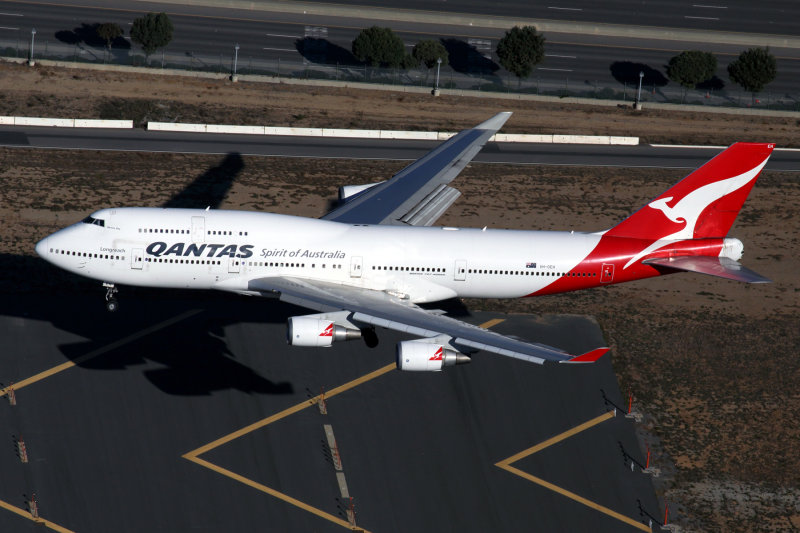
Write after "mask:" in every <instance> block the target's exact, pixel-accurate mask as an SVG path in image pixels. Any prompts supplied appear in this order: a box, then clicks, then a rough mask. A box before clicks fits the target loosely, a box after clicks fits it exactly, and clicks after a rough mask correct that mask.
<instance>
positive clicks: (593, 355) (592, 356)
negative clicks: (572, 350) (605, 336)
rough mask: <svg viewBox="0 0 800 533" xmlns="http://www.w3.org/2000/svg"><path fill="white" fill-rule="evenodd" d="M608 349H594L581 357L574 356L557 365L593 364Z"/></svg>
mask: <svg viewBox="0 0 800 533" xmlns="http://www.w3.org/2000/svg"><path fill="white" fill-rule="evenodd" d="M609 349H610V348H596V349H594V350H592V351H591V352H586V353H585V354H583V355H576V356H575V357H573V358H572V359H568V360H566V361H559V363H594V362H595V361H597V360H598V359H600V358H601V357H603V356H604V355H605V354H606V352H607V351H608V350H609Z"/></svg>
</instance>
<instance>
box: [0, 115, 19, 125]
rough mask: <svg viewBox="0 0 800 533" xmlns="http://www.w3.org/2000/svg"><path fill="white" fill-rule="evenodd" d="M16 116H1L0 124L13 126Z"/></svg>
mask: <svg viewBox="0 0 800 533" xmlns="http://www.w3.org/2000/svg"><path fill="white" fill-rule="evenodd" d="M14 118H16V117H0V126H13V125H14Z"/></svg>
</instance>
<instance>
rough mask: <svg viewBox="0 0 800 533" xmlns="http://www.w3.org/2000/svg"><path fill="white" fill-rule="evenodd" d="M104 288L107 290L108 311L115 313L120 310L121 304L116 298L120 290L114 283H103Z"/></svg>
mask: <svg viewBox="0 0 800 533" xmlns="http://www.w3.org/2000/svg"><path fill="white" fill-rule="evenodd" d="M103 287H105V288H106V310H107V311H108V312H109V313H113V312H114V311H116V310H117V309H119V302H117V299H116V298H115V297H114V295H115V294H117V292H119V289H117V287H116V286H115V285H114V284H113V283H103Z"/></svg>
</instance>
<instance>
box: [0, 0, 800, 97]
mask: <svg viewBox="0 0 800 533" xmlns="http://www.w3.org/2000/svg"><path fill="white" fill-rule="evenodd" d="M87 3H88V4H89V5H88V7H86V6H77V5H69V4H39V3H26V2H0V43H1V44H0V46H7V47H10V49H11V50H13V51H14V52H13V53H19V54H20V55H26V54H27V53H28V50H29V48H30V40H31V33H30V32H31V28H33V27H35V28H36V30H37V33H36V37H35V43H34V52H35V53H37V51H38V53H39V54H40V55H42V54H44V55H47V56H53V55H54V54H56V55H58V56H60V57H65V58H73V57H76V58H80V59H81V60H86V61H104V59H105V52H104V48H103V43H102V42H98V40H97V39H96V38H94V37H92V36H91V35H90V33H91V32H87V30H86V28H85V27H83V26H82V25H84V24H91V23H97V22H105V21H110V22H116V23H118V24H120V25H121V26H122V27H123V28H125V29H126V30H127V29H129V28H130V25H131V23H132V20H133V19H134V18H135V17H136V16H137V15H138V14H139V13H141V11H142V7H143V6H144V5H145V4H143V3H142V2H132V1H120V2H115V3H114V7H112V8H109V7H102V8H101V7H92V6H91V2H87ZM515 4H516V2H512V3H511V4H510V5H511V6H514V5H515ZM577 4H578V7H576V9H578V8H580V9H582V10H583V11H569V10H555V11H554V10H550V9H549V7H530V8H529V9H528V10H524V9H523V10H522V11H520V12H519V16H523V14H526V13H527V14H529V16H544V15H542V14H540V13H539V11H541V10H542V9H545V10H549V11H550V12H553V13H558V14H559V18H562V17H561V16H562V15H564V16H569V17H572V18H569V20H580V21H583V20H584V19H582V18H580V17H584V18H586V17H589V19H588V20H592V21H595V22H614V23H615V24H628V23H634V22H635V23H637V24H647V23H649V22H647V21H648V20H649V21H651V22H652V23H653V24H656V23H658V25H662V26H663V25H673V26H676V27H679V28H695V29H696V27H697V26H698V25H700V26H701V27H704V28H706V29H709V30H716V29H721V28H713V27H709V26H708V25H707V24H706V23H707V22H708V21H705V22H704V21H702V20H701V19H690V18H685V17H687V16H693V15H686V14H683V15H681V14H680V13H689V12H693V11H691V10H698V9H701V10H702V9H705V10H712V11H714V12H715V13H716V12H721V13H724V14H725V20H728V18H730V20H731V22H730V24H729V25H728V26H725V28H724V29H727V30H730V31H739V32H741V31H742V30H746V31H747V32H755V33H757V32H760V31H761V32H766V33H786V34H788V35H795V34H798V33H799V32H798V24H797V22H796V21H797V20H798V17H796V16H793V13H792V12H791V11H790V5H789V3H788V2H786V3H784V2H778V3H772V4H774V6H773V7H768V8H767V9H764V10H763V11H762V10H761V9H755V8H751V7H747V6H745V4H744V2H734V3H733V4H732V5H729V6H728V7H727V9H712V8H697V7H692V6H693V5H695V4H689V3H687V4H686V6H684V7H680V8H675V7H674V3H671V2H656V3H655V4H654V5H651V4H650V3H648V4H647V9H646V11H647V12H648V13H649V12H651V11H652V17H651V18H647V19H646V20H645V19H642V20H639V17H638V16H637V15H635V13H636V12H637V9H638V8H634V6H633V3H632V2H611V3H609V4H608V5H606V3H602V5H603V6H604V9H603V11H597V9H598V8H596V7H592V6H594V4H593V3H589V2H577ZM772 4H770V5H772ZM375 5H380V3H376V4H375ZM413 5H414V4H412V5H411V7H413ZM426 5H428V4H426ZM444 5H445V4H433V5H432V6H429V8H430V9H436V8H437V7H439V8H443V7H444ZM446 5H447V6H448V7H449V9H452V10H453V11H458V10H460V9H464V10H469V9H476V10H480V9H482V8H481V4H479V3H475V2H469V1H465V2H462V3H456V4H452V5H451V4H449V3H448V4H446ZM487 5H488V4H487ZM492 5H493V6H494V4H492ZM598 5H600V4H598ZM697 5H701V4H697ZM504 6H505V7H504V9H510V8H509V7H508V6H507V5H505V4H504ZM550 7H556V6H550ZM759 7H760V6H759ZM146 8H147V9H153V10H157V9H164V10H165V11H167V12H169V13H170V15H171V19H172V21H173V23H174V26H175V33H174V40H173V41H172V43H170V45H169V46H168V47H167V48H166V49H165V54H164V57H165V61H166V62H167V63H175V62H182V63H185V64H188V65H191V67H192V68H212V69H216V70H219V71H221V72H226V71H229V70H230V69H231V68H232V62H233V55H234V44H235V43H238V44H239V47H240V49H239V52H238V65H239V66H240V67H241V68H242V69H247V68H255V66H258V65H265V64H268V65H270V67H269V69H272V70H275V69H276V68H277V70H278V71H281V69H283V71H284V72H287V71H289V70H293V71H295V72H296V71H298V70H299V71H302V70H303V69H304V68H305V66H311V67H314V66H317V67H319V66H324V65H337V64H338V65H354V64H356V63H357V61H356V60H355V59H354V58H353V56H352V54H351V53H350V43H351V42H352V40H353V39H354V38H355V36H356V35H357V33H358V32H359V31H360V30H361V29H362V28H364V27H365V26H366V25H368V24H371V23H377V22H379V21H377V20H376V21H371V22H369V23H368V22H366V21H365V20H364V19H359V18H353V17H343V16H321V15H304V14H302V13H300V14H293V13H282V12H269V11H261V10H233V9H226V10H219V9H213V8H206V7H196V6H185V5H171V4H150V3H147V4H146ZM686 10H689V11H686ZM639 11H645V10H644V9H639ZM512 12H513V11H512ZM622 13H633V14H632V15H630V16H628V15H626V16H622V15H621V14H622ZM640 14H642V13H640ZM618 15H619V16H618ZM751 15H752V16H751ZM575 17H577V18H575ZM411 18H413V17H411ZM417 18H418V19H419V20H416V19H415V20H414V21H402V20H401V21H391V22H387V21H384V23H385V24H386V25H390V26H391V27H392V28H393V29H395V31H397V32H398V35H399V36H400V37H401V38H402V39H403V41H404V42H405V43H406V45H407V47H408V49H409V50H410V49H411V47H413V45H414V44H415V43H417V42H419V41H420V40H422V39H431V38H432V39H444V40H445V42H446V44H447V47H448V50H449V53H450V56H451V64H452V68H451V67H447V68H445V69H444V71H443V79H444V80H447V79H448V76H449V75H450V73H456V72H459V73H462V74H467V75H469V76H472V77H475V78H476V80H477V83H498V82H505V83H512V84H513V76H511V75H510V74H508V73H507V72H506V71H504V70H503V69H502V68H500V67H499V62H498V59H497V57H496V54H495V53H494V50H495V47H496V45H497V41H498V39H499V38H500V37H501V36H502V34H503V31H504V30H503V29H500V28H481V27H472V28H470V27H469V26H463V25H457V24H456V21H455V20H454V22H453V24H444V23H436V24H426V23H425V22H424V16H423V17H417ZM549 18H552V14H551V16H550V17H549ZM626 21H627V22H626ZM672 22H676V24H672ZM678 23H680V24H678ZM710 33H714V32H713V31H712V32H710ZM646 34H647V32H646V31H645V32H644V33H642V32H639V33H635V34H634V36H631V37H611V36H600V35H588V34H578V33H549V34H545V35H546V38H547V50H546V57H545V60H544V62H543V63H542V64H540V65H539V66H538V68H537V70H536V72H535V73H534V75H533V76H532V77H531V82H532V83H533V82H535V83H536V84H537V86H538V85H539V84H542V85H543V86H545V87H549V88H550V89H551V90H554V89H556V88H558V87H565V88H566V89H567V90H570V89H572V90H585V91H588V92H587V94H589V95H591V93H592V92H593V91H595V87H599V88H603V87H609V88H612V89H614V90H617V91H619V90H622V89H623V88H624V87H625V86H626V84H627V87H628V88H631V87H632V86H633V85H636V84H637V83H638V73H639V72H640V71H643V72H645V78H644V85H645V88H648V86H649V89H650V91H649V92H648V91H645V92H646V93H647V94H648V98H653V99H657V97H659V96H661V97H662V99H665V98H666V96H663V95H659V94H657V93H660V92H662V91H664V90H670V91H671V95H670V97H671V98H673V99H674V98H679V97H680V90H679V88H678V87H677V86H675V84H672V83H669V82H668V80H667V78H666V75H665V67H664V65H665V64H666V63H667V62H668V60H669V58H670V57H672V56H674V55H676V54H677V53H679V52H680V51H682V50H685V49H693V48H694V49H702V50H708V51H711V52H714V53H715V54H716V55H717V57H718V60H719V68H718V71H717V72H718V77H719V78H718V81H716V82H715V83H714V84H712V87H714V88H715V90H719V89H721V88H724V89H726V90H730V91H736V92H738V91H739V88H738V86H736V85H734V84H732V83H731V82H730V80H729V79H728V78H727V74H726V72H727V70H726V67H727V65H728V63H730V62H731V61H732V60H733V59H735V57H736V56H737V55H738V54H739V52H741V50H742V49H744V48H745V47H744V46H741V45H731V44H710V43H702V42H696V41H695V42H692V41H686V42H679V41H668V40H659V39H655V38H653V39H648V38H642V36H644V35H646ZM304 38H312V39H315V40H314V41H312V42H311V46H310V47H309V48H303V47H302V46H298V43H299V42H300V41H301V40H302V39H304ZM76 43H77V44H76ZM128 46H130V45H129V44H128ZM136 50H137V48H136V47H134V48H133V49H132V50H130V49H124V48H122V49H118V50H115V52H114V55H115V56H116V57H117V59H118V60H119V61H130V59H129V55H130V53H132V52H136ZM299 50H302V53H301V51H299ZM772 51H773V53H774V54H775V55H776V56H777V57H778V77H777V78H776V79H775V81H773V82H772V83H771V84H769V85H768V87H767V89H766V92H768V93H771V94H772V95H773V96H775V95H785V94H787V93H788V94H790V95H794V94H795V93H796V92H797V86H798V80H800V52H799V51H797V50H792V49H788V48H776V47H773V48H772ZM304 65H305V66H304ZM269 69H268V70H269ZM798 97H800V94H798Z"/></svg>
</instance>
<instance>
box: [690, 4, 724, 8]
mask: <svg viewBox="0 0 800 533" xmlns="http://www.w3.org/2000/svg"><path fill="white" fill-rule="evenodd" d="M692 7H701V8H705V9H728V6H707V5H703V4H692Z"/></svg>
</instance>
